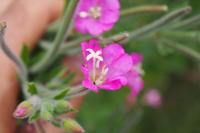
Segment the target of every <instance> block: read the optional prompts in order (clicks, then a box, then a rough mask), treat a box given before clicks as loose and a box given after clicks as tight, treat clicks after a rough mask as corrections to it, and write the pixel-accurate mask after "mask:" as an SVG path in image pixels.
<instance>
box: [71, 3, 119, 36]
mask: <svg viewBox="0 0 200 133" xmlns="http://www.w3.org/2000/svg"><path fill="white" fill-rule="evenodd" d="M119 16H120V3H119V0H80V2H79V5H78V8H77V11H76V14H75V27H76V29H77V31H79V32H80V33H83V34H87V33H89V34H91V35H94V36H96V35H100V34H102V33H103V32H105V31H108V30H110V29H111V28H112V27H113V26H114V24H115V23H116V22H117V20H118V19H119Z"/></svg>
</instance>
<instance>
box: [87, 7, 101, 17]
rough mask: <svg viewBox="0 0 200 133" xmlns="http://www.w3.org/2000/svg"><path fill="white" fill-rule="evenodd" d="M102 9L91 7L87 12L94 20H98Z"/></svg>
mask: <svg viewBox="0 0 200 133" xmlns="http://www.w3.org/2000/svg"><path fill="white" fill-rule="evenodd" d="M101 12H102V9H101V7H100V6H95V7H91V8H90V10H89V13H90V16H91V17H93V18H94V19H98V18H100V17H101Z"/></svg>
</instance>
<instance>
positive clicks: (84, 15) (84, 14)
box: [79, 11, 89, 18]
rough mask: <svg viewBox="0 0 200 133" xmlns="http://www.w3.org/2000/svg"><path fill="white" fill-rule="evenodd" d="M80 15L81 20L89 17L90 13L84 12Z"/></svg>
mask: <svg viewBox="0 0 200 133" xmlns="http://www.w3.org/2000/svg"><path fill="white" fill-rule="evenodd" d="M79 15H80V17H81V18H86V17H87V16H89V14H88V12H84V11H82V12H80V13H79Z"/></svg>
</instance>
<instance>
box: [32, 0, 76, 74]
mask: <svg viewBox="0 0 200 133" xmlns="http://www.w3.org/2000/svg"><path fill="white" fill-rule="evenodd" d="M77 3H78V0H70V2H69V5H68V8H67V10H66V11H65V14H64V17H63V22H62V25H61V26H60V28H59V31H58V33H57V35H56V37H55V40H54V42H53V45H52V47H51V48H50V49H49V50H48V51H47V54H46V55H45V56H44V58H43V59H42V60H41V61H39V62H38V63H37V64H35V65H34V66H33V67H32V68H31V70H30V72H31V73H38V72H40V71H43V70H44V69H45V68H46V67H48V66H49V65H51V64H52V62H53V61H54V60H52V58H53V57H54V56H55V55H57V53H58V50H59V48H60V46H61V44H62V42H63V41H64V39H66V33H68V31H69V30H70V23H71V20H72V17H73V13H74V11H75V8H76V5H77Z"/></svg>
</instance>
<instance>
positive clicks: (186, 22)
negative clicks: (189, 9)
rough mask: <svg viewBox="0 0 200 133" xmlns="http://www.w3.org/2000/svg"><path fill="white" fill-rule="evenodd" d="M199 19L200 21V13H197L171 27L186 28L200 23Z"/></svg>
mask: <svg viewBox="0 0 200 133" xmlns="http://www.w3.org/2000/svg"><path fill="white" fill-rule="evenodd" d="M199 21H200V15H196V16H193V17H190V18H188V19H185V20H183V21H181V22H179V23H177V24H175V25H174V26H172V27H170V29H179V28H184V29H185V28H188V27H192V26H195V25H197V24H199Z"/></svg>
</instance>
